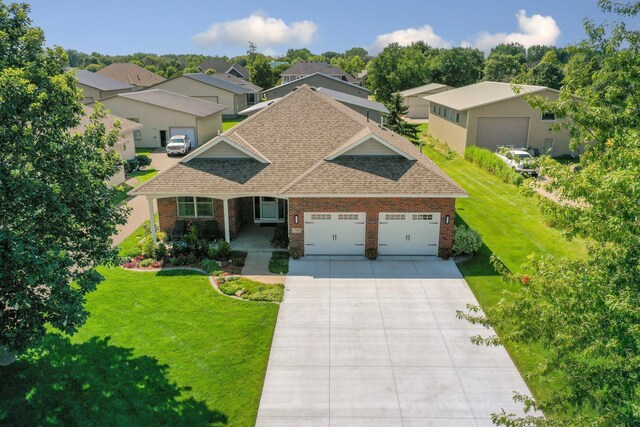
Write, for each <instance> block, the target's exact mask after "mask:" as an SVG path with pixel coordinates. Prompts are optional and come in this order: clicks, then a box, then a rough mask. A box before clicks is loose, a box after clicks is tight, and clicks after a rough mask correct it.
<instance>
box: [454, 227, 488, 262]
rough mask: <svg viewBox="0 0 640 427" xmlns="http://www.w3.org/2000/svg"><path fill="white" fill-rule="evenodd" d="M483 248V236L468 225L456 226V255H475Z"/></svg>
mask: <svg viewBox="0 0 640 427" xmlns="http://www.w3.org/2000/svg"><path fill="white" fill-rule="evenodd" d="M481 247H482V236H481V235H480V233H478V232H477V231H475V230H473V229H472V228H469V227H467V226H466V225H456V226H455V227H454V231H453V253H454V255H473V254H475V253H476V252H478V251H479V250H480V248H481Z"/></svg>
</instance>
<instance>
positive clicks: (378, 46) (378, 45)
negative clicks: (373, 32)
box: [371, 25, 451, 54]
mask: <svg viewBox="0 0 640 427" xmlns="http://www.w3.org/2000/svg"><path fill="white" fill-rule="evenodd" d="M417 41H424V42H426V43H427V44H428V45H429V46H432V47H449V46H451V44H450V43H449V42H447V41H446V40H444V39H443V38H442V37H440V36H439V35H437V34H436V33H435V32H434V31H433V28H431V26H430V25H424V26H422V27H420V28H406V29H404V30H396V31H393V32H391V33H387V34H380V35H379V36H378V37H376V41H375V42H374V43H373V46H372V47H371V52H372V53H373V54H377V53H379V52H381V51H382V49H384V48H385V47H387V46H388V45H389V44H390V43H398V44H400V45H401V46H408V45H410V44H411V43H413V42H417Z"/></svg>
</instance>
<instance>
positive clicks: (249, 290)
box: [218, 277, 284, 302]
mask: <svg viewBox="0 0 640 427" xmlns="http://www.w3.org/2000/svg"><path fill="white" fill-rule="evenodd" d="M218 289H220V291H221V292H222V293H223V294H227V295H236V293H237V292H238V291H240V290H242V292H243V294H242V298H243V299H247V300H250V301H270V302H281V301H282V297H283V296H284V285H282V284H269V283H262V282H256V281H255V280H249V279H245V278H244V277H240V278H239V279H235V280H229V281H228V282H224V283H221V284H220V285H219V286H218Z"/></svg>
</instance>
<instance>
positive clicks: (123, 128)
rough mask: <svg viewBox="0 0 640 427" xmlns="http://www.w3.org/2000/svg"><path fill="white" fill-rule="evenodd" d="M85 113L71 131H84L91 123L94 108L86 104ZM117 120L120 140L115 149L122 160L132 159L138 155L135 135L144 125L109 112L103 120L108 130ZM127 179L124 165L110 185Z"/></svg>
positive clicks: (110, 181)
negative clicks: (90, 118)
mask: <svg viewBox="0 0 640 427" xmlns="http://www.w3.org/2000/svg"><path fill="white" fill-rule="evenodd" d="M83 108H84V115H83V116H82V117H81V118H80V124H79V125H78V126H76V127H75V128H73V129H71V131H70V133H71V134H75V133H84V131H85V130H86V129H87V126H89V124H90V123H91V121H90V120H89V117H90V116H91V115H92V114H93V108H92V107H89V106H87V105H85V106H84V107H83ZM116 120H118V121H120V132H119V138H118V142H117V143H116V145H115V147H114V149H115V150H116V151H117V152H118V154H120V157H122V160H131V159H133V158H134V157H135V156H136V147H135V143H134V139H135V137H134V135H135V134H137V133H138V132H140V130H141V129H142V125H141V124H140V123H136V122H132V121H131V120H127V119H123V118H122V117H118V116H114V115H113V114H107V115H106V116H105V117H104V118H103V119H102V120H101V122H102V123H103V124H104V126H105V128H106V130H107V132H109V131H111V129H113V126H114V124H115V122H116ZM125 180H126V177H125V174H124V166H122V167H121V168H120V170H119V171H118V173H116V174H115V175H114V176H113V177H111V179H110V180H109V185H118V184H122V183H123V182H124V181H125Z"/></svg>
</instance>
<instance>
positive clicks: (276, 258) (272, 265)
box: [269, 252, 289, 274]
mask: <svg viewBox="0 0 640 427" xmlns="http://www.w3.org/2000/svg"><path fill="white" fill-rule="evenodd" d="M269 271H270V272H272V273H275V274H287V273H288V272H289V252H274V253H272V254H271V259H270V260H269Z"/></svg>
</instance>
